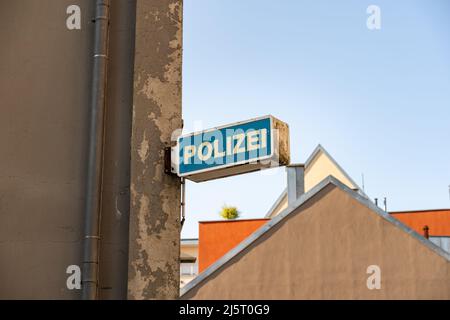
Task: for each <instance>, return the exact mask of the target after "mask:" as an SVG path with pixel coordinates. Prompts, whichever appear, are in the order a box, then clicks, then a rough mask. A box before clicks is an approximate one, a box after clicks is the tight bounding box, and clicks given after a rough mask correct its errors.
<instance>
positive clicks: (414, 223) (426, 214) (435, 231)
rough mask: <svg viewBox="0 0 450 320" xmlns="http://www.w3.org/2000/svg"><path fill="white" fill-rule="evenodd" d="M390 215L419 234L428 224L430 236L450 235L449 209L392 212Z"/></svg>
mask: <svg viewBox="0 0 450 320" xmlns="http://www.w3.org/2000/svg"><path fill="white" fill-rule="evenodd" d="M391 216H393V217H395V218H396V219H398V220H400V221H401V222H403V223H404V224H406V225H407V226H409V227H410V228H412V229H414V230H415V231H416V232H418V233H419V234H421V235H423V227H424V226H428V228H429V231H428V232H429V235H430V236H450V209H445V210H429V211H411V212H406V211H405V212H394V213H391Z"/></svg>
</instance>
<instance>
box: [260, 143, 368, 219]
mask: <svg viewBox="0 0 450 320" xmlns="http://www.w3.org/2000/svg"><path fill="white" fill-rule="evenodd" d="M321 153H322V154H324V155H325V156H326V157H327V158H328V159H329V160H330V161H331V163H332V164H333V165H334V166H335V167H336V168H337V169H338V170H339V171H340V172H341V173H342V175H343V176H344V177H345V178H346V179H347V180H348V181H350V183H351V184H352V185H353V186H354V188H355V189H356V190H357V192H359V193H360V194H361V195H362V196H363V197H366V198H369V197H368V196H367V195H366V193H365V192H364V191H363V190H362V189H361V188H360V187H359V185H358V184H357V183H356V182H355V181H354V180H353V179H352V178H351V177H350V175H349V174H348V173H347V172H346V171H345V170H344V169H343V168H342V167H341V166H340V165H339V163H338V162H337V161H336V160H335V159H334V158H333V157H332V156H331V154H329V153H328V151H327V150H326V149H325V148H324V147H323V146H322V145H321V144H319V145H318V146H317V147H316V148H315V149H314V151H313V152H312V154H311V155H310V156H309V157H308V159H307V160H306V162H305V170H306V169H307V168H308V167H309V166H310V165H311V163H312V162H313V161H314V159H315V158H316V157H317V156H318V155H320V154H321ZM286 196H287V188H285V189H284V190H283V192H282V193H281V194H280V195H279V196H278V198H277V200H275V202H274V203H273V205H272V206H271V207H270V209H269V211H267V213H266V215H265V216H264V217H265V218H270V217H271V215H272V213H273V212H274V211H275V209H276V208H277V207H278V206H279V205H280V204H281V202H282V201H283V200H284V199H285V197H286Z"/></svg>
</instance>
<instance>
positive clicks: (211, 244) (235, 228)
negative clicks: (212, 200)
mask: <svg viewBox="0 0 450 320" xmlns="http://www.w3.org/2000/svg"><path fill="white" fill-rule="evenodd" d="M268 220H269V219H246V220H231V221H230V220H227V221H224V220H221V221H203V222H200V223H199V245H198V263H199V266H198V267H199V272H202V271H203V270H205V269H206V268H208V267H209V266H210V265H211V264H213V263H214V262H216V261H217V260H219V259H220V258H221V257H222V256H223V255H225V254H226V253H227V252H228V251H230V250H231V249H233V248H234V247H236V246H237V245H238V244H239V243H241V242H242V241H243V240H244V239H245V238H247V237H248V236H249V235H251V234H252V233H253V232H255V231H256V230H257V229H259V228H260V227H261V226H262V225H263V224H265V223H266V222H267V221H268Z"/></svg>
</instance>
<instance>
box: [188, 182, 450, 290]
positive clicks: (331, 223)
mask: <svg viewBox="0 0 450 320" xmlns="http://www.w3.org/2000/svg"><path fill="white" fill-rule="evenodd" d="M349 192H351V191H345V190H344V189H341V188H339V187H337V186H336V185H335V184H331V183H330V184H328V185H327V186H326V187H325V188H323V189H322V190H321V191H320V192H319V193H317V194H316V195H315V196H313V197H312V198H311V199H310V200H308V201H307V202H306V203H304V204H303V205H302V206H300V207H299V208H298V209H297V210H296V211H294V212H292V213H291V214H290V215H288V216H287V217H285V218H284V219H283V220H282V221H280V222H279V223H278V224H276V225H275V226H273V227H272V228H271V229H270V230H269V231H267V232H265V233H264V234H263V235H262V236H261V237H259V238H258V239H257V240H256V241H254V242H253V243H251V244H250V245H249V246H248V247H247V248H245V249H244V250H243V251H241V252H240V253H238V254H237V255H236V256H234V257H233V258H231V259H230V260H229V261H228V262H226V263H225V264H224V265H222V266H221V267H220V268H218V269H217V270H216V271H215V272H213V273H212V274H211V275H210V276H209V277H207V278H206V279H203V281H201V282H199V283H198V284H197V285H196V286H195V287H193V288H191V289H190V290H189V291H187V292H186V293H185V294H184V295H183V296H182V299H450V266H449V261H448V260H447V258H446V257H444V256H442V255H440V254H438V253H436V251H434V249H431V248H430V247H428V246H427V245H425V244H424V243H422V242H421V241H427V240H425V239H423V238H420V237H417V236H414V235H412V234H410V233H408V232H406V231H405V230H404V229H402V228H400V227H399V226H398V225H396V224H394V223H393V222H391V221H388V220H387V219H386V218H384V217H383V216H381V215H380V214H379V213H377V212H375V211H372V209H370V208H369V207H367V206H366V205H365V204H363V203H361V202H359V201H358V200H356V199H355V198H354V197H353V196H351V194H350V193H349ZM411 232H412V231H411ZM372 265H377V266H379V267H380V268H381V288H380V289H379V290H378V289H374V290H369V289H368V287H367V280H368V277H369V276H370V275H369V274H367V268H368V267H369V266H372ZM218 288H220V290H218Z"/></svg>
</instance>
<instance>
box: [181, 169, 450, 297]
mask: <svg viewBox="0 0 450 320" xmlns="http://www.w3.org/2000/svg"><path fill="white" fill-rule="evenodd" d="M329 185H334V186H335V187H337V188H339V189H340V190H342V191H344V192H346V193H347V194H348V195H350V196H351V197H352V198H353V199H355V200H356V201H358V202H359V203H361V204H362V205H364V206H366V207H367V208H369V209H370V210H371V211H373V212H374V213H376V214H378V215H379V216H381V217H382V218H383V219H385V220H387V221H388V222H390V223H392V224H393V225H395V226H396V227H398V228H399V229H401V230H403V231H404V232H406V233H407V234H409V235H410V236H412V237H413V238H415V239H416V240H417V241H419V242H421V243H422V244H423V245H424V246H425V247H427V248H428V249H430V250H432V251H433V252H435V253H436V254H438V255H440V256H441V257H443V258H445V259H446V260H447V261H450V253H448V252H446V251H444V250H443V249H441V248H440V247H438V246H437V245H435V244H434V243H432V242H431V241H429V240H427V239H425V238H424V237H422V236H421V235H419V234H418V233H417V232H415V231H414V230H413V229H411V228H409V227H408V226H406V225H405V224H403V223H402V222H400V221H399V220H397V219H395V218H394V217H392V216H390V215H389V214H388V213H387V212H385V211H383V210H381V209H380V208H379V207H378V206H376V205H375V204H374V203H372V201H370V200H369V199H367V198H365V197H363V196H362V195H361V194H359V193H358V192H355V191H354V190H352V189H350V188H349V187H347V186H346V185H345V184H343V183H342V182H340V181H339V180H337V179H336V178H334V177H333V176H328V177H327V178H326V179H324V180H323V181H322V182H320V183H319V184H318V185H316V186H315V187H313V188H312V189H311V190H310V191H308V192H307V193H305V194H303V195H302V196H300V197H299V199H297V200H296V201H295V202H294V203H293V204H291V205H290V206H288V208H286V209H285V210H283V211H282V212H281V213H280V214H279V215H277V216H275V217H274V218H273V219H271V220H270V221H269V222H267V223H266V224H264V225H263V226H262V227H261V228H260V229H258V230H257V231H255V232H254V233H253V234H252V235H250V236H249V237H248V238H247V239H245V240H244V241H242V242H241V243H240V244H239V245H238V246H236V247H235V248H234V249H232V250H231V251H229V252H228V253H227V254H225V255H224V256H223V257H222V258H221V259H219V260H218V261H217V262H215V263H214V264H212V265H211V266H210V267H208V268H207V269H206V270H205V271H204V272H202V273H201V274H200V275H198V276H197V277H196V278H195V279H194V280H192V281H191V282H190V283H189V284H187V285H186V286H185V287H183V288H182V289H181V296H183V295H185V294H187V293H188V292H189V291H190V290H192V289H193V288H195V287H196V286H197V285H199V284H201V283H203V282H204V281H206V280H207V279H208V277H210V276H211V275H213V274H214V273H215V272H217V271H219V270H221V269H222V268H223V267H224V265H225V264H226V263H227V262H229V261H230V260H231V259H233V258H234V257H236V256H238V255H239V254H240V253H242V252H243V251H244V250H245V249H246V248H247V247H249V246H250V245H251V244H252V243H254V242H255V241H256V240H258V239H259V238H261V237H262V236H263V235H264V234H266V233H267V232H268V231H270V230H271V229H272V228H274V227H275V226H276V225H278V224H279V223H280V222H281V221H283V220H284V219H286V218H287V217H288V216H290V215H291V214H292V213H293V212H296V210H297V209H298V208H299V207H301V206H302V205H303V204H305V203H306V202H307V201H308V200H310V199H311V198H313V197H314V196H315V195H317V194H318V193H319V192H320V191H322V190H323V189H324V188H326V187H327V186H329Z"/></svg>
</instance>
